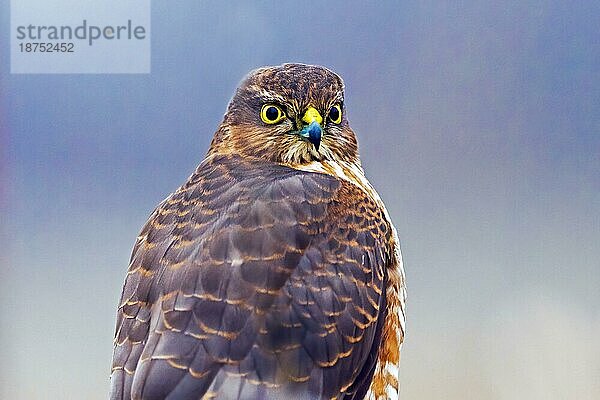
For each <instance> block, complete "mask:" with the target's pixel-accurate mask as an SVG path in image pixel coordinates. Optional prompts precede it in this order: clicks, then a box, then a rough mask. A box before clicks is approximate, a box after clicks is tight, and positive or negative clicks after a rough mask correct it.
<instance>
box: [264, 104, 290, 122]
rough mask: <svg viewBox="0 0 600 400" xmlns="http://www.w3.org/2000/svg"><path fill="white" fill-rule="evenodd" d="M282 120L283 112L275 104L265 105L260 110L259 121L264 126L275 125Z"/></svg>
mask: <svg viewBox="0 0 600 400" xmlns="http://www.w3.org/2000/svg"><path fill="white" fill-rule="evenodd" d="M284 118H285V114H284V112H283V110H281V108H280V107H278V106H276V105H275V104H265V105H264V106H263V107H262V109H261V110H260V119H262V120H263V122H264V123H265V124H276V123H278V122H279V121H281V120H282V119H284Z"/></svg>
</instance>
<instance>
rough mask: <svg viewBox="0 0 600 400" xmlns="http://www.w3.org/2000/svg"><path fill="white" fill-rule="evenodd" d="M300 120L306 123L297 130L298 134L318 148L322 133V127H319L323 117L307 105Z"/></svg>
mask: <svg viewBox="0 0 600 400" xmlns="http://www.w3.org/2000/svg"><path fill="white" fill-rule="evenodd" d="M302 122H304V123H305V124H306V125H304V127H303V128H302V129H301V130H300V131H299V132H298V134H299V135H300V136H301V137H303V138H305V139H308V141H309V142H311V143H312V144H313V145H314V146H315V149H316V150H317V151H318V150H319V145H320V144H321V135H322V134H323V128H321V123H323V117H321V114H319V112H318V111H317V110H316V109H315V108H314V107H308V109H307V110H306V112H305V113H304V116H303V117H302Z"/></svg>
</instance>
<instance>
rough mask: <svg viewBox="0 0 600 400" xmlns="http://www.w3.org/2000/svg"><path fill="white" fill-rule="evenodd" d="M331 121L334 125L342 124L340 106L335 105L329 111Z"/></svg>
mask: <svg viewBox="0 0 600 400" xmlns="http://www.w3.org/2000/svg"><path fill="white" fill-rule="evenodd" d="M328 117H329V120H330V121H331V122H333V123H334V124H339V123H340V122H342V107H340V105H339V104H336V105H334V106H333V107H331V108H330V109H329V114H328Z"/></svg>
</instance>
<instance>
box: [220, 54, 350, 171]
mask: <svg viewBox="0 0 600 400" xmlns="http://www.w3.org/2000/svg"><path fill="white" fill-rule="evenodd" d="M220 152H221V153H238V154H242V155H244V156H250V157H258V158H261V159H267V160H270V161H273V162H278V163H286V164H306V163H310V162H313V161H324V160H328V161H346V162H351V163H356V164H359V159H358V145H357V141H356V136H355V134H354V132H353V131H352V129H351V128H350V126H349V124H348V120H347V118H346V115H345V107H344V83H343V81H342V79H341V78H340V77H339V76H338V75H337V74H335V73H334V72H332V71H330V70H329V69H327V68H324V67H320V66H314V65H305V64H284V65H281V66H276V67H264V68H259V69H257V70H255V71H252V72H251V73H250V74H249V75H248V76H247V77H246V78H245V79H244V80H243V81H242V83H241V84H240V86H239V87H238V89H237V91H236V93H235V95H234V96H233V98H232V99H231V102H230V103H229V107H228V108H227V112H226V114H225V117H224V119H223V122H222V123H221V126H220V127H219V129H218V130H217V132H216V134H215V137H214V138H213V141H212V143H211V150H210V152H209V153H220Z"/></svg>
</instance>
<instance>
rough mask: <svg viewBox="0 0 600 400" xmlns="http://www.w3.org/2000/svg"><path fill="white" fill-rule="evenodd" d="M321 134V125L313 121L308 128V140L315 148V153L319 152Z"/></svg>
mask: <svg viewBox="0 0 600 400" xmlns="http://www.w3.org/2000/svg"><path fill="white" fill-rule="evenodd" d="M322 132H323V129H322V128H321V125H320V124H319V123H318V122H316V121H313V122H312V123H311V124H310V125H309V126H308V140H309V141H310V142H311V143H312V144H313V145H314V146H315V149H317V151H318V150H319V145H320V144H321V134H322Z"/></svg>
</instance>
